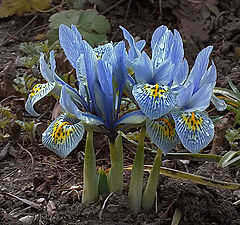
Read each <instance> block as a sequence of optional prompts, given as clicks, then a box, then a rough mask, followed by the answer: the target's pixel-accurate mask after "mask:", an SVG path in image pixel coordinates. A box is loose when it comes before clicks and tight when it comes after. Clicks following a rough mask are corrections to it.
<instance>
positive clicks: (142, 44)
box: [136, 40, 146, 52]
mask: <svg viewBox="0 0 240 225" xmlns="http://www.w3.org/2000/svg"><path fill="white" fill-rule="evenodd" d="M145 45H146V41H145V40H140V41H138V42H136V47H137V49H138V50H139V51H140V52H141V51H142V50H143V48H144V47H145Z"/></svg>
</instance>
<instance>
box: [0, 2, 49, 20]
mask: <svg viewBox="0 0 240 225" xmlns="http://www.w3.org/2000/svg"><path fill="white" fill-rule="evenodd" d="M49 2H50V0H41V1H39V0H2V1H1V6H0V18H3V17H8V16H12V15H14V14H17V15H19V16H21V15H23V14H24V13H27V12H32V13H36V12H38V11H39V10H44V9H47V8H48V7H49Z"/></svg>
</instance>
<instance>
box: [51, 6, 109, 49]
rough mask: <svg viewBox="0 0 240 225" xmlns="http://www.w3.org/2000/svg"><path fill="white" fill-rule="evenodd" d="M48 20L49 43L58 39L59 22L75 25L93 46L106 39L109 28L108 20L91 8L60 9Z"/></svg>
mask: <svg viewBox="0 0 240 225" xmlns="http://www.w3.org/2000/svg"><path fill="white" fill-rule="evenodd" d="M49 22H50V24H49V28H50V29H51V30H50V31H49V32H48V40H49V43H54V42H55V41H56V40H58V28H59V26H60V25H61V24H65V25H67V26H69V27H70V26H71V25H72V24H73V25H75V26H76V27H77V29H78V30H79V31H80V32H81V35H82V37H83V38H84V39H85V40H86V41H88V43H89V44H90V45H91V46H93V47H95V46H97V45H99V44H101V43H103V42H105V41H106V40H107V36H106V33H107V32H108V31H109V30H110V24H109V22H108V20H107V19H106V18H105V17H104V16H102V15H99V14H98V12H97V11H96V10H93V9H87V10H75V9H70V10H65V11H61V12H59V13H55V14H54V15H52V16H51V17H50V18H49Z"/></svg>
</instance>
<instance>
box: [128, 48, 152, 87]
mask: <svg viewBox="0 0 240 225" xmlns="http://www.w3.org/2000/svg"><path fill="white" fill-rule="evenodd" d="M132 68H133V70H134V73H135V78H136V81H137V82H147V83H150V82H152V80H153V65H152V61H151V60H150V58H149V57H148V55H147V54H146V53H145V52H143V53H142V54H141V56H140V57H139V58H138V59H136V61H135V62H134V64H133V65H132Z"/></svg>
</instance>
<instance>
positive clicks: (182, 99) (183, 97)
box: [177, 83, 194, 108]
mask: <svg viewBox="0 0 240 225" xmlns="http://www.w3.org/2000/svg"><path fill="white" fill-rule="evenodd" d="M193 88H194V84H193V83H189V84H188V85H187V86H186V87H185V86H184V87H183V88H181V90H180V91H179V92H178V95H177V106H179V107H182V108H183V107H184V106H186V105H187V103H188V101H189V99H190V98H191V96H192V93H193Z"/></svg>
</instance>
